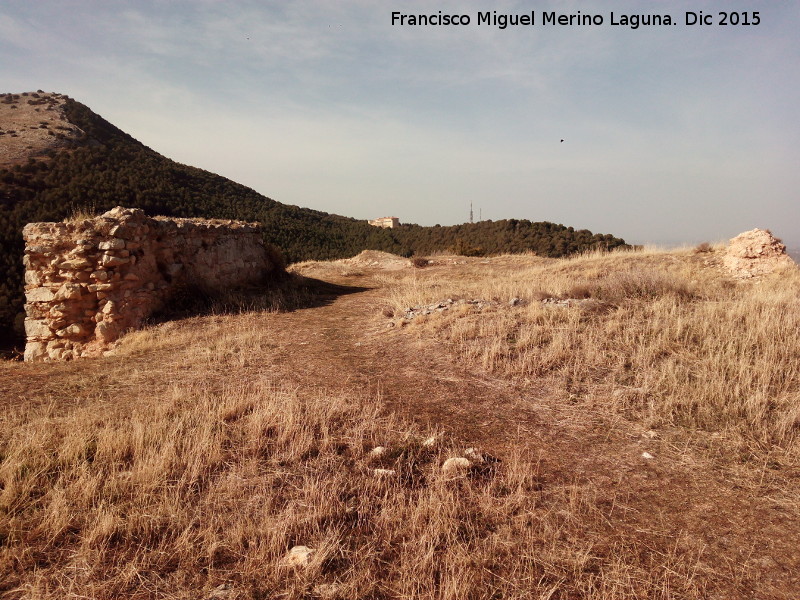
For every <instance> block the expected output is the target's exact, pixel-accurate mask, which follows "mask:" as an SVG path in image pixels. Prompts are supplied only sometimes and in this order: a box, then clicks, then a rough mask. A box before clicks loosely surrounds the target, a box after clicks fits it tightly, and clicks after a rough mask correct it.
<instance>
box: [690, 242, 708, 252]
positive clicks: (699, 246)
mask: <svg viewBox="0 0 800 600" xmlns="http://www.w3.org/2000/svg"><path fill="white" fill-rule="evenodd" d="M711 251H712V248H711V244H709V243H708V242H703V243H702V244H697V246H695V249H694V253H695V254H701V253H703V252H711Z"/></svg>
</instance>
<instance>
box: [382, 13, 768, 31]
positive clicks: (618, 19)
mask: <svg viewBox="0 0 800 600" xmlns="http://www.w3.org/2000/svg"><path fill="white" fill-rule="evenodd" d="M476 16H477V24H478V25H489V26H492V27H497V28H499V29H506V28H507V27H509V26H512V27H513V26H520V25H536V24H537V23H536V21H537V18H536V11H533V10H532V11H531V12H530V14H528V13H525V14H504V13H498V12H497V11H496V10H493V11H486V12H478V13H477V15H476ZM472 22H473V21H472V18H471V17H470V15H467V14H446V13H443V12H442V11H438V12H435V13H428V14H406V13H401V12H399V11H393V12H392V25H402V26H406V25H411V26H415V25H423V26H426V25H427V26H430V25H433V26H451V25H455V26H458V25H462V26H464V25H470V24H471V23H472ZM760 22H761V17H760V16H759V11H725V12H710V13H709V12H706V13H703V11H697V12H693V11H686V12H684V13H683V15H682V18H681V19H673V18H672V15H668V14H650V13H647V14H632V15H631V14H617V13H614V12H612V13H610V14H609V20H608V21H606V19H605V17H604V16H603V15H599V14H583V13H581V12H580V11H577V12H574V13H569V14H563V13H557V12H548V11H541V14H540V20H539V24H540V25H542V26H546V25H556V26H558V25H562V26H563V25H566V26H570V25H572V26H581V25H595V26H597V25H605V24H609V25H622V26H624V27H630V28H631V29H638V28H639V27H640V26H653V25H655V26H659V25H679V24H683V25H723V26H724V25H731V26H736V25H758V24H759V23H760Z"/></svg>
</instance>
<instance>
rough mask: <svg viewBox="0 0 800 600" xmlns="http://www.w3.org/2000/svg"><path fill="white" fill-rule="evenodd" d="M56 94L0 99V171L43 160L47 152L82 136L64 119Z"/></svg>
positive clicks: (63, 99) (66, 145)
mask: <svg viewBox="0 0 800 600" xmlns="http://www.w3.org/2000/svg"><path fill="white" fill-rule="evenodd" d="M65 99H66V97H65V96H62V95H60V94H49V93H46V92H41V93H39V92H26V94H25V95H22V94H6V95H5V96H3V97H0V137H1V138H2V140H3V154H2V155H1V156H0V168H3V167H10V166H12V165H15V164H21V163H25V161H27V160H28V159H29V158H43V157H44V156H45V154H46V152H48V151H49V150H58V149H59V148H64V147H69V146H70V144H71V142H72V141H74V140H76V139H78V138H79V137H80V136H81V134H82V133H83V132H82V131H81V130H80V129H79V128H78V127H76V126H75V125H73V124H72V123H70V122H69V121H67V119H66V117H65V116H64V108H63V106H64V101H65Z"/></svg>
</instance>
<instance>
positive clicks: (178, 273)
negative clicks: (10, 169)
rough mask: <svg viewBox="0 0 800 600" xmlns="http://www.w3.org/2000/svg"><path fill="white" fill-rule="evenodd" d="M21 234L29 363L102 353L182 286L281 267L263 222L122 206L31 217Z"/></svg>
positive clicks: (228, 283)
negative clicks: (77, 216) (175, 215)
mask: <svg viewBox="0 0 800 600" xmlns="http://www.w3.org/2000/svg"><path fill="white" fill-rule="evenodd" d="M23 237H24V239H25V256H24V258H23V261H24V264H25V298H26V304H25V311H26V318H25V335H26V337H27V343H26V346H25V360H26V361H51V360H68V359H73V358H78V357H83V356H97V355H100V354H102V353H103V352H105V351H107V350H109V349H110V348H111V347H113V343H114V341H115V340H117V339H118V338H119V337H120V336H121V335H122V334H123V333H124V332H125V331H127V330H130V329H135V328H137V327H139V326H141V324H142V323H143V322H144V320H145V319H146V318H147V317H148V316H150V315H151V314H153V313H154V312H155V311H157V310H159V309H160V308H162V307H163V306H164V304H165V303H166V302H168V301H169V298H170V296H171V294H172V293H173V292H174V291H175V290H176V288H178V287H179V286H181V285H201V286H202V287H203V288H204V289H207V290H211V291H213V290H220V289H226V288H230V287H234V286H239V285H245V284H250V283H257V282H261V281H263V280H264V278H265V277H266V275H267V274H269V273H270V272H271V271H272V270H274V269H275V268H276V265H274V264H272V263H271V262H270V260H269V254H268V252H267V250H266V248H265V246H264V242H263V239H262V237H261V232H260V229H259V226H258V224H256V223H243V222H239V221H227V220H204V219H170V218H165V217H155V218H151V217H148V216H146V215H145V213H144V211H142V210H140V209H129V208H122V207H117V208H114V209H112V210H110V211H108V212H106V213H104V214H103V215H100V216H99V217H96V218H93V219H85V220H73V221H68V222H64V223H30V224H28V225H27V226H26V227H25V228H24V230H23Z"/></svg>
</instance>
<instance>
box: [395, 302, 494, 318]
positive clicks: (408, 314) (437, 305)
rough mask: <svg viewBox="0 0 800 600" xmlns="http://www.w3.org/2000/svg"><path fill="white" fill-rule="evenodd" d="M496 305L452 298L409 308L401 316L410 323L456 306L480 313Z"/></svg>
mask: <svg viewBox="0 0 800 600" xmlns="http://www.w3.org/2000/svg"><path fill="white" fill-rule="evenodd" d="M497 305H498V303H497V302H494V301H491V300H480V299H473V300H466V299H464V298H461V299H459V300H453V299H452V298H448V299H447V300H442V301H441V302H434V303H433V304H424V305H420V306H410V307H409V308H407V309H406V311H405V313H404V314H403V318H404V319H406V320H409V321H410V320H411V319H413V318H415V317H419V316H421V315H431V314H434V313H442V312H444V311H446V310H450V309H451V308H455V307H457V306H472V307H475V308H477V309H478V310H479V311H481V310H483V309H484V308H487V307H489V306H497Z"/></svg>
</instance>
